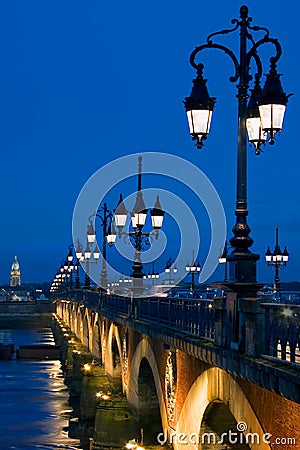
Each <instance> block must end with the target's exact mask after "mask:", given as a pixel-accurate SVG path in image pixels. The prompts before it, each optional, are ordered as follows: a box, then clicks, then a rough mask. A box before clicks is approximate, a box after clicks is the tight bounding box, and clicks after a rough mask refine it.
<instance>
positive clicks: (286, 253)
mask: <svg viewBox="0 0 300 450" xmlns="http://www.w3.org/2000/svg"><path fill="white" fill-rule="evenodd" d="M289 256H290V255H289V252H288V251H287V249H286V247H284V250H283V253H282V261H283V262H284V263H285V264H286V263H287V262H288V260H289Z"/></svg>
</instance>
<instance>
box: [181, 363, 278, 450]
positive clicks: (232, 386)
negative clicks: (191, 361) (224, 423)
mask: <svg viewBox="0 0 300 450" xmlns="http://www.w3.org/2000/svg"><path fill="white" fill-rule="evenodd" d="M218 401H219V402H223V403H224V404H225V405H227V406H228V408H229V411H230V412H231V414H232V415H233V417H234V418H235V420H236V421H237V422H245V423H246V424H247V426H248V429H247V432H251V433H257V434H258V435H259V437H260V443H259V444H256V443H255V444H253V445H252V447H251V449H252V450H270V449H271V447H270V446H269V445H268V444H266V443H264V442H262V438H263V435H264V433H266V432H268V430H263V429H262V426H261V424H260V422H259V420H258V418H257V416H256V414H255V412H254V411H253V408H252V406H251V405H250V403H249V401H248V399H247V397H246V395H245V393H244V392H243V390H242V388H241V387H240V385H239V384H238V383H237V382H236V381H235V379H234V378H233V377H232V376H231V375H230V374H228V373H227V372H225V371H224V370H221V369H219V368H217V367H212V368H211V369H208V370H206V371H205V372H203V373H202V374H201V375H200V376H199V377H198V378H197V380H196V381H195V382H194V384H193V385H192V387H191V389H190V390H189V392H188V395H187V397H186V399H185V401H184V404H183V407H182V409H181V412H180V416H179V419H178V421H177V426H176V435H177V436H178V435H179V433H185V434H186V435H187V436H190V435H191V434H193V435H194V434H195V433H197V434H198V433H200V429H201V424H202V420H203V417H204V414H205V411H206V409H207V407H208V406H209V405H210V404H211V403H213V402H218ZM247 432H246V433H247ZM174 448H175V450H178V449H181V448H184V450H191V449H193V450H195V445H193V444H192V443H191V442H189V440H188V439H187V443H186V444H185V445H180V444H178V443H176V439H175V441H174ZM198 448H201V445H200V447H198Z"/></svg>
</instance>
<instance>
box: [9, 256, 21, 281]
mask: <svg viewBox="0 0 300 450" xmlns="http://www.w3.org/2000/svg"><path fill="white" fill-rule="evenodd" d="M9 284H10V286H13V287H14V286H21V272H20V265H19V263H18V260H17V257H16V256H15V259H14V262H13V263H12V266H11V271H10V283H9Z"/></svg>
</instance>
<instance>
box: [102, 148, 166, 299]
mask: <svg viewBox="0 0 300 450" xmlns="http://www.w3.org/2000/svg"><path fill="white" fill-rule="evenodd" d="M147 214H148V209H147V208H146V205H145V202H144V199H143V193H142V157H141V156H139V157H138V189H137V194H136V201H135V205H134V207H133V210H132V212H131V213H130V216H131V226H132V229H133V231H125V232H124V231H123V228H124V226H125V224H126V220H127V216H128V211H127V209H126V207H125V205H124V202H123V197H122V195H120V199H119V202H118V205H117V207H116V209H115V213H114V220H115V225H116V227H117V229H118V236H119V237H121V236H122V235H125V236H127V237H128V238H129V239H130V242H131V244H132V245H133V247H134V248H135V255H134V263H133V266H132V274H131V276H132V278H133V292H134V294H135V295H136V296H139V295H140V294H142V292H143V277H144V273H143V266H142V260H141V252H142V250H143V248H144V246H145V245H148V244H149V238H150V237H152V236H155V237H156V239H157V238H158V232H159V229H160V228H161V226H162V223H163V217H164V214H165V213H164V211H163V210H162V208H161V204H160V201H159V197H158V196H157V198H156V202H155V205H154V208H153V209H152V210H151V211H150V215H151V222H152V227H153V231H150V232H145V231H143V227H144V225H145V222H146V217H147ZM116 236H117V234H116V231H115V228H114V225H113V222H111V224H110V227H109V232H108V234H107V242H108V243H109V244H110V245H113V243H114V242H115V240H116Z"/></svg>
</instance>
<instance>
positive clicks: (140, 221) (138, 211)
mask: <svg viewBox="0 0 300 450" xmlns="http://www.w3.org/2000/svg"><path fill="white" fill-rule="evenodd" d="M147 212H148V210H147V208H146V205H145V202H144V199H143V194H142V191H138V192H137V194H136V201H135V205H134V207H133V211H132V215H131V222H132V226H133V228H136V227H143V226H144V225H145V222H146V217H147Z"/></svg>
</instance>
